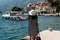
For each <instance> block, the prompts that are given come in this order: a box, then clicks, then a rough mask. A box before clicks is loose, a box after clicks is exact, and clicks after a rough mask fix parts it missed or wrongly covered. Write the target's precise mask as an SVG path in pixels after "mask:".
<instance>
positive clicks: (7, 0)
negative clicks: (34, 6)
mask: <svg viewBox="0 0 60 40" xmlns="http://www.w3.org/2000/svg"><path fill="white" fill-rule="evenodd" d="M37 1H41V0H33V1H32V0H0V10H2V11H5V10H9V9H11V8H12V7H13V6H16V2H17V6H18V7H24V6H26V5H27V4H28V3H29V2H32V3H33V2H37Z"/></svg>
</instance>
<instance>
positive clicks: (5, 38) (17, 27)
mask: <svg viewBox="0 0 60 40" xmlns="http://www.w3.org/2000/svg"><path fill="white" fill-rule="evenodd" d="M1 15H2V14H0V40H20V39H21V38H23V37H25V36H27V35H28V20H26V21H16V20H4V19H2V17H1ZM38 18H39V19H38V23H39V30H40V31H43V30H46V29H48V28H49V27H51V28H53V29H54V30H60V17H56V16H39V17H38Z"/></svg>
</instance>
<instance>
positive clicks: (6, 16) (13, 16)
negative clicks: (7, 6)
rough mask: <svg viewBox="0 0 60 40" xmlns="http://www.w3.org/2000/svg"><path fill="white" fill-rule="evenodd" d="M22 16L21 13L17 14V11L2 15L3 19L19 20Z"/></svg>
mask: <svg viewBox="0 0 60 40" xmlns="http://www.w3.org/2000/svg"><path fill="white" fill-rule="evenodd" d="M20 14H21V13H20V12H16V11H11V12H6V13H5V14H3V15H2V18H3V19H16V20H19V18H18V17H20Z"/></svg>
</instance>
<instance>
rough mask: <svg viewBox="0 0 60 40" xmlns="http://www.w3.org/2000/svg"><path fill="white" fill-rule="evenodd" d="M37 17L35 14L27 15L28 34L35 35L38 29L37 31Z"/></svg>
mask: <svg viewBox="0 0 60 40" xmlns="http://www.w3.org/2000/svg"><path fill="white" fill-rule="evenodd" d="M37 23H38V17H37V15H35V16H29V27H28V30H29V36H36V35H37V34H38V33H39V31H38V24H37Z"/></svg>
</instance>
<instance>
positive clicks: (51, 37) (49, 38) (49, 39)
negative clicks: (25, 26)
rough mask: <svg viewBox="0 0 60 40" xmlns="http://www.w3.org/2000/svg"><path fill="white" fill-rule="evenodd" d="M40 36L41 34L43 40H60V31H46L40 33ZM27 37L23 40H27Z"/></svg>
mask: <svg viewBox="0 0 60 40" xmlns="http://www.w3.org/2000/svg"><path fill="white" fill-rule="evenodd" d="M39 34H40V37H41V40H60V31H56V30H53V31H49V30H44V31H42V32H40V33H39ZM27 37H28V36H27ZM27 37H24V38H22V39H21V40H27Z"/></svg>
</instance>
